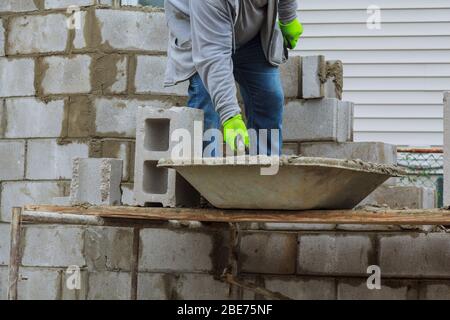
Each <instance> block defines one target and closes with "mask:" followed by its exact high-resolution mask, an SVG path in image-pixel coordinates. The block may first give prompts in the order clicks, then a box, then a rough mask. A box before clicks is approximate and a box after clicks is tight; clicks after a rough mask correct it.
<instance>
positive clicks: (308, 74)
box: [302, 56, 327, 99]
mask: <svg viewBox="0 0 450 320" xmlns="http://www.w3.org/2000/svg"><path fill="white" fill-rule="evenodd" d="M326 67H327V66H326V61H325V57H324V56H307V57H303V58H302V98H303V99H318V98H323V97H324V96H325V90H324V83H325V81H326V73H327V69H326Z"/></svg>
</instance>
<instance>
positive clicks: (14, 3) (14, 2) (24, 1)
mask: <svg viewBox="0 0 450 320" xmlns="http://www.w3.org/2000/svg"><path fill="white" fill-rule="evenodd" d="M37 9H38V7H37V6H36V1H34V0H2V1H1V2H0V12H24V11H34V10H37Z"/></svg>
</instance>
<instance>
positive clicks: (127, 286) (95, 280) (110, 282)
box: [87, 271, 131, 300]
mask: <svg viewBox="0 0 450 320" xmlns="http://www.w3.org/2000/svg"><path fill="white" fill-rule="evenodd" d="M87 299H88V300H130V299H131V274H130V273H128V272H109V271H105V272H92V273H89V290H88V295H87Z"/></svg>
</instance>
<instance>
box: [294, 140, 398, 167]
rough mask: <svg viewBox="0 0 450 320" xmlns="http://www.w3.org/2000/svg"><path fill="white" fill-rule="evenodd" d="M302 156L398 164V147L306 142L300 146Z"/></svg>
mask: <svg viewBox="0 0 450 320" xmlns="http://www.w3.org/2000/svg"><path fill="white" fill-rule="evenodd" d="M300 154H301V155H302V156H305V157H324V158H334V159H348V160H353V159H360V160H362V161H365V162H373V163H380V164H389V165H393V164H397V146H395V145H392V144H387V143H383V142H344V143H334V142H319V143H308V142H306V143H301V144H300Z"/></svg>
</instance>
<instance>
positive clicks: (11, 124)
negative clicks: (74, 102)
mask: <svg viewBox="0 0 450 320" xmlns="http://www.w3.org/2000/svg"><path fill="white" fill-rule="evenodd" d="M65 110H66V108H65V107H64V100H54V101H49V102H47V103H46V102H42V101H40V100H38V99H36V98H13V99H6V100H5V108H4V114H5V119H7V121H6V123H5V124H4V129H3V136H4V137H5V138H47V137H60V136H61V135H63V133H64V131H63V130H64V119H65ZM1 113H2V112H1V111H0V115H1ZM1 134H2V130H1V127H0V135H1Z"/></svg>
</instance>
